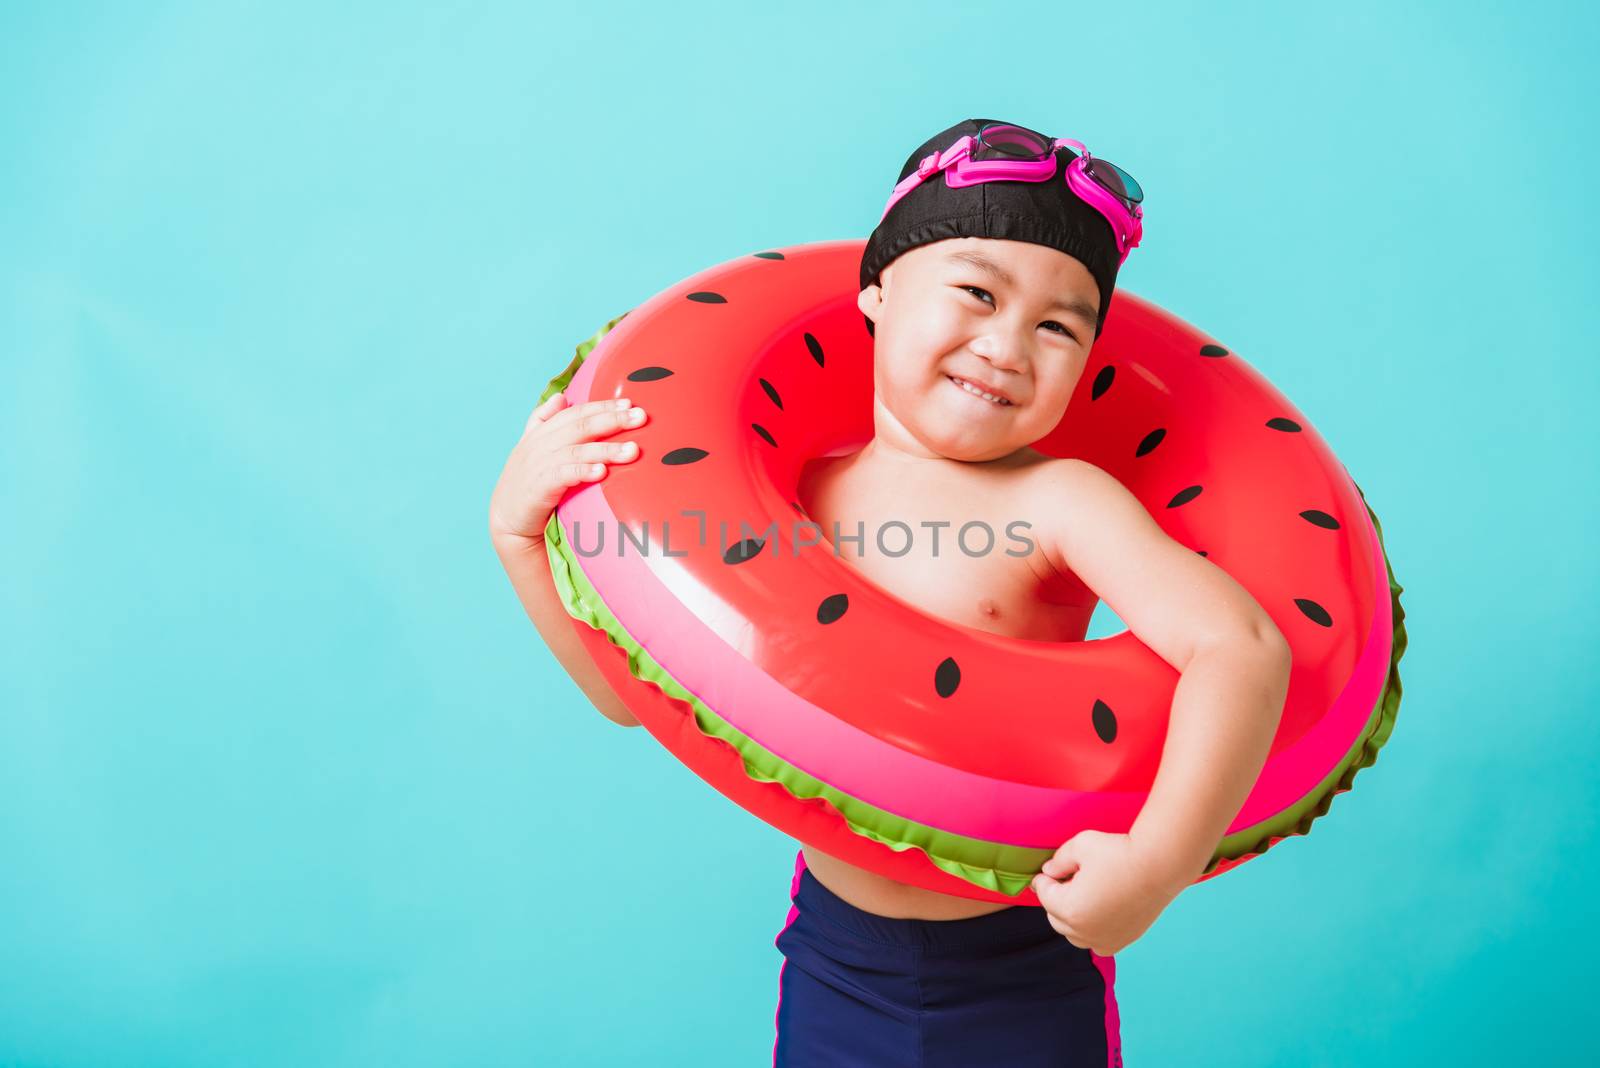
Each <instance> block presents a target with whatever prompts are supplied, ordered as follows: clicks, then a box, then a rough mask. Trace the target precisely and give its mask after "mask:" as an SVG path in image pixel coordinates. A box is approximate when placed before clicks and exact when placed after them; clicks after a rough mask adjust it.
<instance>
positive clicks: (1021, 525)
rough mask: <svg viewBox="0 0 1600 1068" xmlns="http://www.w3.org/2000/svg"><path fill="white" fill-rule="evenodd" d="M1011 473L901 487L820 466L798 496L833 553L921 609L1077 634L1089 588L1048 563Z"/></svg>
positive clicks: (1037, 634) (988, 624) (997, 627)
mask: <svg viewBox="0 0 1600 1068" xmlns="http://www.w3.org/2000/svg"><path fill="white" fill-rule="evenodd" d="M1020 488H1021V487H1020V486H1019V483H1018V481H1017V480H1011V481H1008V482H1003V483H1002V484H999V485H996V484H994V483H993V482H992V481H989V482H985V481H983V480H979V479H972V480H970V481H962V480H950V481H946V482H940V483H935V484H927V483H923V484H918V485H907V484H904V483H903V482H897V480H895V479H893V478H888V477H872V478H856V479H844V478H839V477H836V476H835V472H834V471H829V470H827V469H826V468H824V469H822V470H820V471H817V472H816V473H815V474H814V475H813V477H811V478H809V479H807V480H806V481H804V482H802V487H801V489H802V496H804V497H806V498H807V499H806V500H803V501H802V502H801V503H802V504H803V505H805V506H806V509H807V513H808V517H809V518H810V519H811V520H812V521H814V522H816V523H817V524H819V525H820V526H821V528H822V536H823V538H824V539H825V540H826V541H827V542H829V543H831V544H832V546H833V549H834V551H835V552H837V554H838V556H839V557H840V559H842V560H844V561H845V562H846V563H848V564H849V565H850V566H851V567H852V568H855V569H856V570H858V571H860V572H861V573H862V574H864V575H865V576H866V577H868V578H869V579H871V580H872V581H873V582H875V583H877V584H878V585H880V586H882V587H883V588H884V589H886V590H888V591H889V592H890V593H892V594H894V595H895V596H896V597H899V598H900V599H901V600H903V601H906V602H907V603H909V604H911V605H914V606H915V607H917V608H919V609H921V610H922V611H924V612H926V613H928V614H929V615H934V616H938V617H940V618H943V619H948V620H951V621H953V622H956V623H960V624H963V625H965V626H969V627H973V628H976V629H979V630H985V631H989V632H991V633H996V634H1005V635H1008V636H1011V637H1018V638H1030V639H1034V640H1038V641H1079V640H1081V639H1082V638H1083V635H1084V632H1085V631H1086V630H1087V629H1088V624H1089V617H1090V615H1091V613H1092V612H1093V610H1094V596H1093V594H1092V593H1091V592H1090V591H1089V590H1088V589H1087V588H1086V587H1084V586H1083V584H1082V583H1081V582H1080V581H1078V580H1077V579H1076V577H1075V576H1070V575H1069V576H1066V577H1062V576H1060V575H1058V574H1057V573H1056V572H1055V571H1054V569H1053V568H1052V567H1051V566H1050V564H1049V562H1048V561H1047V560H1046V558H1045V556H1044V551H1043V549H1042V547H1041V545H1040V543H1039V538H1040V522H1039V519H1038V517H1037V515H1033V514H1030V513H1029V509H1028V501H1027V499H1026V498H1027V494H1026V493H1023V492H1019V490H1020Z"/></svg>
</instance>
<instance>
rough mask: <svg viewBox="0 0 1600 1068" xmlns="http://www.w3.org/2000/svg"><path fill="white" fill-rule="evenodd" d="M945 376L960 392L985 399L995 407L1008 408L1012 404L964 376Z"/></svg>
mask: <svg viewBox="0 0 1600 1068" xmlns="http://www.w3.org/2000/svg"><path fill="white" fill-rule="evenodd" d="M945 377H946V378H948V379H949V380H950V381H951V382H953V383H954V384H955V386H956V388H957V389H959V390H961V392H963V393H966V394H967V395H969V396H972V397H976V398H978V399H979V400H981V401H986V402H987V403H989V404H992V405H994V406H995V407H997V408H1010V407H1012V406H1013V402H1011V401H1008V400H1006V399H1005V398H1004V397H997V396H995V395H994V394H993V393H989V392H988V391H986V390H983V389H980V388H979V387H978V386H975V385H973V384H972V383H971V382H968V381H967V380H966V379H964V378H957V377H956V376H955V375H945Z"/></svg>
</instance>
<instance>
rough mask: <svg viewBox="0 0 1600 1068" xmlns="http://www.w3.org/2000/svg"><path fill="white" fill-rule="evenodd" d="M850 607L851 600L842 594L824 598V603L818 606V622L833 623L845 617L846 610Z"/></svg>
mask: <svg viewBox="0 0 1600 1068" xmlns="http://www.w3.org/2000/svg"><path fill="white" fill-rule="evenodd" d="M849 607H850V598H849V597H846V596H845V595H844V594H842V593H836V594H834V595H833V596H832V597H824V598H823V599H822V603H821V604H819V605H817V622H818V623H832V622H834V621H835V620H837V619H838V618H839V617H840V616H842V615H844V613H845V610H846V609H847V608H849Z"/></svg>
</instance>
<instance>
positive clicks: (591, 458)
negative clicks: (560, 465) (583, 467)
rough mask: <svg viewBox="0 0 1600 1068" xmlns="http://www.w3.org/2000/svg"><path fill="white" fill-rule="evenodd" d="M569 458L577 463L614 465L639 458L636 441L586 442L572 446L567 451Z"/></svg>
mask: <svg viewBox="0 0 1600 1068" xmlns="http://www.w3.org/2000/svg"><path fill="white" fill-rule="evenodd" d="M567 453H568V455H569V456H571V457H572V459H573V460H574V461H577V462H579V463H595V462H597V461H598V462H609V463H615V464H623V463H627V462H628V461H630V460H636V459H638V457H639V443H638V442H637V441H586V442H583V443H581V444H578V445H574V446H572V447H571V448H570V449H568V450H567Z"/></svg>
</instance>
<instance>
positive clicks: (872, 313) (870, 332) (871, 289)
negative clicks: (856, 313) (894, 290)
mask: <svg viewBox="0 0 1600 1068" xmlns="http://www.w3.org/2000/svg"><path fill="white" fill-rule="evenodd" d="M856 307H857V308H860V309H861V314H862V316H863V317H865V319H866V326H867V336H868V337H877V336H878V332H877V331H876V330H875V329H874V328H873V327H874V324H876V322H877V319H878V309H879V308H881V307H883V287H881V286H879V285H878V284H876V283H874V284H872V285H870V286H868V287H867V288H865V289H863V290H862V291H861V292H860V293H857V294H856Z"/></svg>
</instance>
